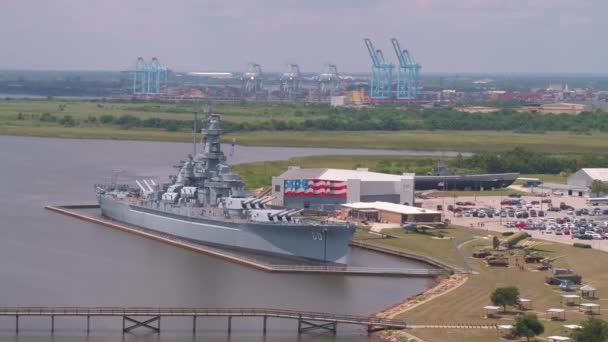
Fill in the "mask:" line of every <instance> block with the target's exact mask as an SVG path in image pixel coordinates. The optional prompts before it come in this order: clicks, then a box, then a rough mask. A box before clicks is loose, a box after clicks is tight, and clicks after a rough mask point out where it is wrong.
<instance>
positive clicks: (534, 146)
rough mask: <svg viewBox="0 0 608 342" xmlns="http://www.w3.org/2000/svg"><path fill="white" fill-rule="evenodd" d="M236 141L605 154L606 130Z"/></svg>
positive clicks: (267, 136)
mask: <svg viewBox="0 0 608 342" xmlns="http://www.w3.org/2000/svg"><path fill="white" fill-rule="evenodd" d="M227 136H228V138H229V139H232V138H233V137H234V138H236V139H237V141H238V143H239V144H245V145H258V146H305V147H339V148H377V149H393V150H423V151H424V150H426V151H470V152H480V151H494V152H497V151H508V150H512V149H513V148H514V147H517V146H521V147H524V148H525V149H527V150H530V151H536V152H550V153H599V154H606V153H608V150H607V149H606V148H605V144H606V139H607V138H608V134H606V133H595V134H592V135H575V134H570V133H565V132H552V133H546V134H520V133H513V132H488V131H397V132H392V131H391V132H387V131H362V132H350V131H331V132H326V131H310V132H297V131H296V132H288V131H279V132H263V131H257V132H246V133H238V134H227Z"/></svg>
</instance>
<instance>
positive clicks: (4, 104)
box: [0, 99, 320, 125]
mask: <svg viewBox="0 0 608 342" xmlns="http://www.w3.org/2000/svg"><path fill="white" fill-rule="evenodd" d="M194 111H199V112H200V113H203V111H204V106H203V105H202V104H197V103H187V102H184V103H129V102H117V101H95V102H93V101H80V100H59V99H54V100H30V99H23V100H10V101H6V100H0V122H7V121H8V122H12V121H15V120H16V118H17V115H18V114H19V113H21V114H23V115H24V116H25V119H26V120H28V119H29V118H32V117H36V116H40V115H41V114H43V113H49V114H52V115H55V116H59V117H62V116H64V115H71V116H73V117H74V118H76V119H77V120H80V121H81V125H82V124H84V125H86V123H84V122H82V121H84V120H86V119H87V118H89V117H97V118H99V117H100V116H102V115H104V114H109V115H113V116H116V117H118V116H121V115H133V116H135V117H138V118H141V119H147V118H152V117H154V118H160V119H177V120H187V121H190V120H192V118H193V114H192V113H193V112H194ZM213 112H214V113H218V114H221V115H222V116H224V117H225V118H226V120H230V121H233V122H238V123H240V122H256V121H266V120H271V119H275V120H294V121H301V120H305V119H314V118H317V117H320V115H319V114H317V113H316V112H312V113H311V112H310V111H309V110H307V108H306V107H302V106H295V105H294V106H290V105H282V104H281V105H273V104H247V105H246V106H245V105H239V104H216V105H214V106H213ZM201 115H203V114H201ZM28 121H29V120H28Z"/></svg>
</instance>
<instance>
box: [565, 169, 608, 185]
mask: <svg viewBox="0 0 608 342" xmlns="http://www.w3.org/2000/svg"><path fill="white" fill-rule="evenodd" d="M594 180H599V181H602V182H608V169H602V168H585V169H580V170H578V171H576V172H575V173H573V174H572V176H570V177H568V185H570V186H578V187H582V188H588V187H590V186H591V183H592V182H593V181H594Z"/></svg>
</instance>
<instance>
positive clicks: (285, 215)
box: [277, 209, 304, 218]
mask: <svg viewBox="0 0 608 342" xmlns="http://www.w3.org/2000/svg"><path fill="white" fill-rule="evenodd" d="M302 210H304V209H289V210H287V211H286V212H284V213H279V215H277V217H279V218H282V217H291V215H293V214H295V213H296V212H300V211H302Z"/></svg>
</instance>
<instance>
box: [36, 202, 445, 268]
mask: <svg viewBox="0 0 608 342" xmlns="http://www.w3.org/2000/svg"><path fill="white" fill-rule="evenodd" d="M45 208H46V209H48V210H51V211H54V212H58V213H61V214H64V215H68V216H71V217H75V218H78V219H81V220H85V221H89V222H93V223H97V224H100V225H102V226H105V227H109V228H113V229H118V230H121V231H124V232H128V233H131V234H136V235H139V236H142V237H146V238H149V239H153V240H157V241H162V242H164V243H168V244H171V245H174V246H178V247H181V248H185V249H188V250H191V251H195V252H198V253H201V254H205V255H209V256H213V257H217V258H221V259H224V260H227V261H230V262H234V263H237V264H240V265H243V266H248V267H252V268H255V269H258V270H261V271H265V272H273V273H324V274H336V275H339V274H349V275H363V276H391V277H436V276H439V275H442V274H444V273H446V272H447V271H448V270H449V268H447V267H442V266H445V264H440V263H438V262H430V261H429V260H421V259H420V258H414V259H417V260H419V261H424V262H427V263H429V264H430V265H433V266H437V268H413V269H412V268H386V267H351V266H307V265H275V264H267V263H263V262H261V261H259V260H253V259H250V258H245V257H242V256H239V255H235V254H230V253H229V252H227V251H223V250H220V249H217V248H213V247H209V246H205V245H201V244H197V243H193V242H190V241H186V240H181V239H178V238H176V237H172V236H169V235H164V234H162V235H161V234H160V233H156V232H152V231H149V230H146V229H141V228H135V227H132V226H127V225H124V224H121V223H118V222H115V221H110V220H106V219H102V218H97V217H93V216H89V215H86V214H83V213H79V212H76V211H75V210H74V209H94V208H99V206H98V205H94V204H84V205H63V206H46V207H45ZM351 244H353V245H354V246H358V247H362V248H368V249H374V250H376V251H378V252H384V253H388V254H393V255H396V254H395V253H397V252H395V251H392V250H388V249H382V248H380V247H374V246H371V247H370V246H367V244H363V243H355V242H354V241H353V242H351ZM381 249H382V250H381ZM400 256H406V257H411V255H400Z"/></svg>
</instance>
